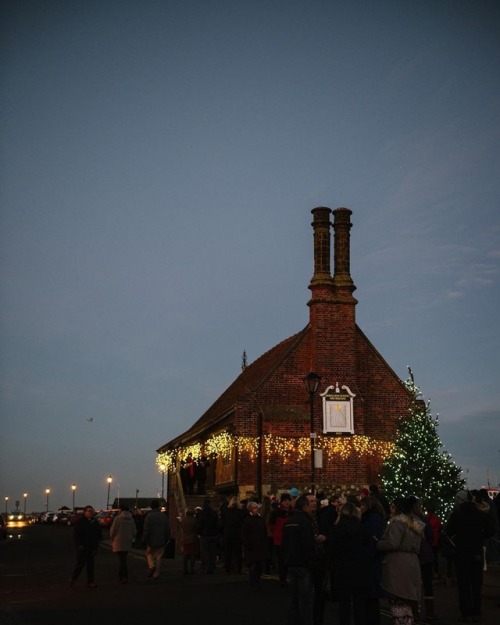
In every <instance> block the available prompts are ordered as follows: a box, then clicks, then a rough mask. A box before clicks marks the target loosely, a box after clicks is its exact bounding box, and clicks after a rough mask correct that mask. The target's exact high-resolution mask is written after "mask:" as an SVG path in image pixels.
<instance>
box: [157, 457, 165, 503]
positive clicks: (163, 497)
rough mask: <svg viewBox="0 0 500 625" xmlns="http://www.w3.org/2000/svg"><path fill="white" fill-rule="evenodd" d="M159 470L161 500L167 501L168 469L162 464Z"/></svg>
mask: <svg viewBox="0 0 500 625" xmlns="http://www.w3.org/2000/svg"><path fill="white" fill-rule="evenodd" d="M158 468H159V469H160V471H161V498H162V499H165V471H166V470H167V467H166V466H165V465H164V464H160V465H159V467H158Z"/></svg>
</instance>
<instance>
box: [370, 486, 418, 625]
mask: <svg viewBox="0 0 500 625" xmlns="http://www.w3.org/2000/svg"><path fill="white" fill-rule="evenodd" d="M412 506H413V501H412V500H409V499H408V498H405V499H395V500H394V501H393V502H392V504H391V521H390V523H389V525H388V526H387V529H386V530H385V532H384V535H383V536H382V538H381V539H380V540H379V541H378V543H377V549H378V550H379V551H381V552H383V554H384V558H383V560H382V588H383V590H385V591H386V593H387V594H388V595H389V608H390V611H391V614H392V617H393V619H394V625H412V623H413V621H414V613H415V612H417V611H418V607H419V606H420V600H421V584H422V580H421V575H420V561H419V558H418V555H419V553H420V546H421V543H422V538H423V535H424V527H425V525H424V523H422V521H421V520H420V519H418V518H417V517H416V516H415V515H414V514H412V512H411V509H412Z"/></svg>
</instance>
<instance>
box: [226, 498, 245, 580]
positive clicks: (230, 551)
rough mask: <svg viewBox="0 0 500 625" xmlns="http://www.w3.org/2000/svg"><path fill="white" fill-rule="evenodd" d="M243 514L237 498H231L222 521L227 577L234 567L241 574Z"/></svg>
mask: <svg viewBox="0 0 500 625" xmlns="http://www.w3.org/2000/svg"><path fill="white" fill-rule="evenodd" d="M244 518H245V512H244V510H243V508H242V506H241V503H240V501H239V499H238V497H231V499H230V500H229V505H228V507H227V508H226V509H225V512H224V518H223V519H222V544H223V547H224V565H225V568H226V573H227V574H228V575H229V574H230V573H231V571H233V570H234V567H236V572H237V573H241V568H242V564H243V549H242V544H241V528H242V525H243V519H244Z"/></svg>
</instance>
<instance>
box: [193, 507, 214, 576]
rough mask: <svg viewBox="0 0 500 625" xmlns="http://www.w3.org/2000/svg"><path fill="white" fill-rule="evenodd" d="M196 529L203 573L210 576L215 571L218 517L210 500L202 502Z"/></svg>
mask: <svg viewBox="0 0 500 625" xmlns="http://www.w3.org/2000/svg"><path fill="white" fill-rule="evenodd" d="M196 529H197V531H198V535H199V537H200V547H201V553H202V562H203V564H204V566H205V573H207V574H209V575H211V574H212V573H213V572H214V571H215V561H216V559H217V543H218V540H219V516H218V514H217V512H215V510H214V509H213V508H212V506H211V504H210V499H205V501H204V502H203V507H202V509H201V511H200V512H199V514H198V516H197V518H196Z"/></svg>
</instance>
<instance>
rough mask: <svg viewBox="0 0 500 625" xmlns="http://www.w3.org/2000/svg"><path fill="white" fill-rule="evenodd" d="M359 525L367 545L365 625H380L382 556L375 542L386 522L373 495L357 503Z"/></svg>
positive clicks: (378, 538)
mask: <svg viewBox="0 0 500 625" xmlns="http://www.w3.org/2000/svg"><path fill="white" fill-rule="evenodd" d="M359 506H360V510H361V523H362V525H363V526H364V527H365V528H366V530H367V532H368V536H369V538H368V543H367V544H366V545H365V551H366V555H367V556H368V572H369V576H370V585H369V588H368V597H367V599H366V618H365V620H366V625H380V597H381V595H382V591H381V581H382V556H381V555H380V553H379V552H378V551H377V542H378V541H379V540H380V539H381V538H382V536H383V534H384V531H385V528H386V525H387V520H386V518H385V512H384V509H383V507H382V505H381V503H380V502H379V500H378V499H377V498H376V497H374V496H373V495H369V496H368V497H364V498H363V499H362V500H361V501H360V502H359Z"/></svg>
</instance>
